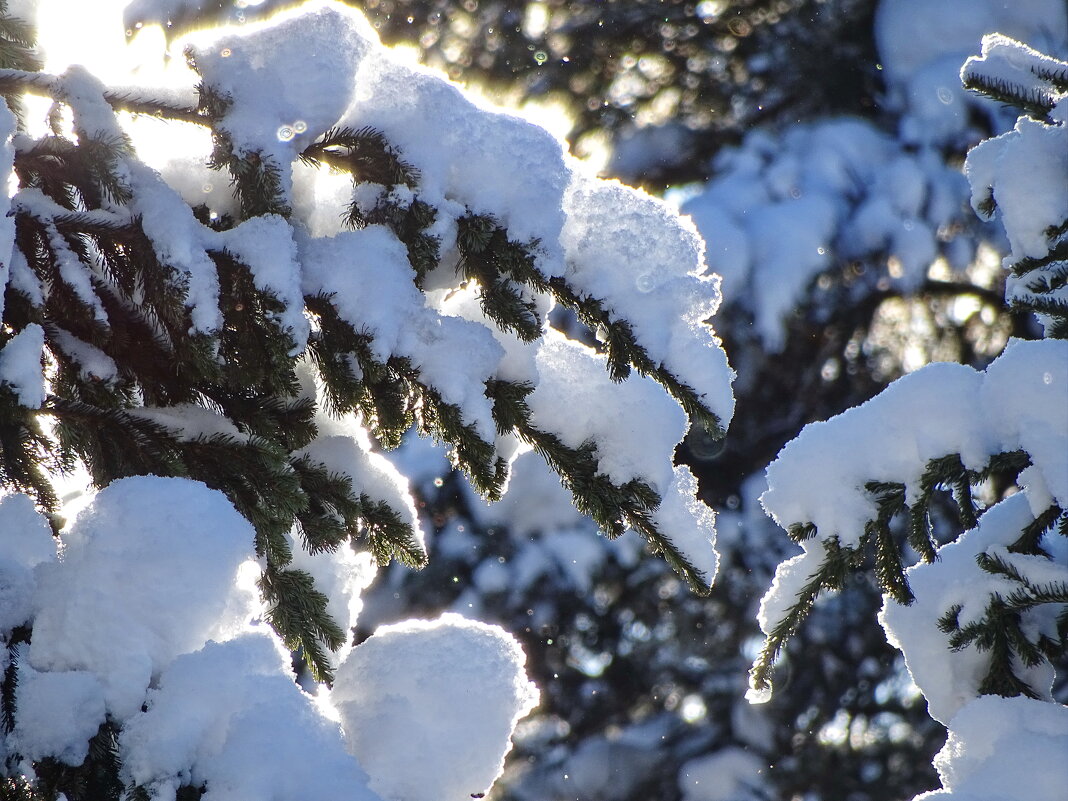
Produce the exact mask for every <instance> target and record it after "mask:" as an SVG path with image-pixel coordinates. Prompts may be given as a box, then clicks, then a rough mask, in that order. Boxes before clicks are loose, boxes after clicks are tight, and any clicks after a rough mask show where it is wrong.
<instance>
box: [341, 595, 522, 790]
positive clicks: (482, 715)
mask: <svg viewBox="0 0 1068 801" xmlns="http://www.w3.org/2000/svg"><path fill="white" fill-rule="evenodd" d="M525 661H526V659H525V656H524V654H523V651H522V649H521V648H520V646H519V644H518V643H517V642H516V641H515V640H514V639H513V638H512V637H511V636H510V635H508V634H505V633H504V632H503V631H501V630H500V629H499V628H496V627H494V626H488V625H486V624H485V623H478V622H476V621H471V620H465V619H464V618H462V617H460V616H459V615H454V614H446V615H443V616H442V617H441V618H439V619H438V620H435V621H407V622H404V623H398V624H396V625H393V626H383V627H381V628H379V629H378V631H377V632H376V633H375V634H374V635H373V636H372V637H371V638H370V639H368V640H366V641H365V642H364V643H362V644H361V645H359V646H357V647H356V648H355V649H353V651H352V653H350V654H349V656H348V658H347V659H346V660H345V661H344V662H343V663H342V664H341V666H340V667H339V668H338V671H337V677H336V681H335V683H334V687H333V689H332V691H331V693H330V702H331V703H332V704H333V705H334V706H335V707H336V708H337V710H338V712H339V713H340V715H341V721H342V727H343V728H344V729H345V733H346V742H347V747H348V749H349V751H350V753H352V754H353V755H354V756H355V757H356V758H357V760H358V761H359V762H360V764H361V765H363V767H364V768H365V769H366V770H367V772H368V774H369V775H370V777H371V783H370V784H371V788H372V789H374V790H375V791H376V792H377V793H378V794H379V795H381V796H382V797H383V799H386V800H387V801H465V799H468V798H470V797H471V796H472V795H474V794H476V793H480V792H484V791H485V790H487V789H488V788H489V786H490V785H491V784H492V783H493V782H494V780H495V779H496V778H497V776H498V775H500V772H501V770H502V768H503V765H504V756H505V753H507V751H508V749H509V748H510V744H509V743H508V737H509V735H510V733H511V731H512V729H513V728H514V726H515V723H516V721H518V720H519V718H521V717H523V716H524V715H526V714H527V713H528V712H530V711H531V710H532V709H533V708H534V706H535V705H536V704H537V703H538V691H537V689H536V688H535V687H534V685H533V684H531V683H530V682H529V681H527V678H526V674H525V671H524V667H523V666H524V663H525ZM401 744H403V745H401Z"/></svg>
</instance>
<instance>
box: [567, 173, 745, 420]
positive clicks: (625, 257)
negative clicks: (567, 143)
mask: <svg viewBox="0 0 1068 801" xmlns="http://www.w3.org/2000/svg"><path fill="white" fill-rule="evenodd" d="M566 208H567V213H568V216H567V223H566V225H565V226H564V230H563V239H562V241H563V244H564V247H565V249H566V252H567V256H568V269H567V272H566V273H565V277H566V278H567V280H568V282H569V283H570V284H571V285H572V286H574V287H575V288H576V289H577V290H579V292H580V294H582V295H589V296H591V297H594V298H598V299H601V300H602V301H603V305H604V306H605V308H606V309H607V310H608V311H609V312H610V316H611V317H612V318H613V319H618V318H623V319H625V320H627V321H628V322H629V323H630V324H631V327H632V328H633V330H634V333H635V335H636V337H637V338H638V340H639V342H641V344H642V346H643V347H645V349H646V350H647V351H648V353H649V356H650V357H651V358H652V360H653V363H654V364H657V365H662V366H663V367H665V368H666V369H667V370H668V371H669V372H671V373H672V374H673V375H675V376H677V377H679V378H680V379H681V380H682V381H683V382H684V383H686V384H688V385H689V386H690V387H692V388H693V389H694V390H695V391H696V392H697V394H698V396H699V397H702V400H703V402H704V404H705V405H706V406H708V407H709V408H710V409H711V410H712V411H713V412H715V414H716V415H718V416H719V417H720V418H721V419H722V420H723V421H724V422H726V421H728V420H730V418H731V417H732V415H733V413H734V398H733V396H732V395H731V393H730V382H731V380H732V379H733V377H734V373H733V372H732V371H731V369H730V367H729V366H728V364H727V357H726V354H724V352H723V350H722V349H721V348H720V347H719V340H718V339H716V338H715V335H714V333H713V331H712V329H711V328H710V327H709V326H707V325H706V324H705V320H707V319H708V318H709V317H711V316H712V315H713V314H715V312H716V309H717V308H719V303H720V294H719V280H718V278H717V277H716V276H714V275H706V274H705V270H706V265H705V258H704V242H703V241H702V240H701V237H700V236H699V234H698V232H697V229H696V228H695V227H694V226H693V225H692V224H691V223H690V221H688V220H685V219H684V218H683V219H682V220H681V221H680V218H679V217H678V215H677V213H676V212H675V211H674V210H673V209H672V208H671V207H670V206H669V205H668V204H666V203H665V202H664V201H662V200H659V199H657V198H653V197H651V196H649V195H647V194H646V193H644V192H642V191H641V190H638V189H632V188H631V187H628V186H624V185H623V184H620V183H618V182H615V181H594V180H593V179H582V177H581V176H580V175H576V177H575V179H574V181H573V182H572V185H571V187H570V188H569V190H568V196H567V200H566Z"/></svg>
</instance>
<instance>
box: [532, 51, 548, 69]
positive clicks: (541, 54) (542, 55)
mask: <svg viewBox="0 0 1068 801" xmlns="http://www.w3.org/2000/svg"><path fill="white" fill-rule="evenodd" d="M534 60H535V61H536V62H538V66H539V67H540V66H541V65H542V64H544V63H545V62H546V61H548V60H549V55H548V53H546V52H545V51H544V50H539V51H538V52H537V53H535V54H534Z"/></svg>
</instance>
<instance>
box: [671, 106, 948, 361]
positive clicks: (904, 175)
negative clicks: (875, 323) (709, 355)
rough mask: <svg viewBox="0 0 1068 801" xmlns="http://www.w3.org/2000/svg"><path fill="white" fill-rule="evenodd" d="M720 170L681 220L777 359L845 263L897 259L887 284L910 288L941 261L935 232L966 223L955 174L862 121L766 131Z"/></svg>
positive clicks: (723, 160)
mask: <svg viewBox="0 0 1068 801" xmlns="http://www.w3.org/2000/svg"><path fill="white" fill-rule="evenodd" d="M713 166H714V169H715V176H714V177H713V179H712V180H710V181H709V182H708V183H707V184H706V185H705V186H704V187H703V188H702V190H701V191H700V192H699V193H698V194H696V195H694V196H693V197H691V198H689V199H688V200H686V202H685V203H684V204H683V205H682V211H683V212H684V213H685V214H688V215H690V216H691V217H692V218H693V221H694V223H695V224H696V226H697V229H698V230H699V231H700V232H701V234H702V235H703V236H704V237H705V239H706V241H707V242H708V262H709V266H710V268H711V269H712V270H715V271H716V272H718V273H719V274H721V275H722V276H723V283H724V288H723V292H724V297H726V298H727V299H728V300H730V301H732V302H735V303H742V304H748V305H749V306H750V309H749V310H750V311H751V313H752V314H753V317H754V325H755V329H756V333H757V334H758V335H759V337H760V338H761V340H762V341H763V343H764V344H765V346H766V347H768V348H771V349H773V350H779V349H781V348H782V346H783V344H784V335H785V332H784V323H785V322H786V320H787V319H788V315H789V314H790V313H791V312H792V311H793V309H794V308H795V307H796V306H797V304H798V302H799V301H800V299H801V298H802V296H803V295H804V293H805V292H806V291H807V290H808V289H809V287H810V285H811V283H812V282H813V280H814V279H815V278H816V276H817V275H818V274H820V273H821V272H824V271H826V270H828V269H830V268H832V267H833V266H834V265H835V264H836V263H837V262H838V261H839V260H841V259H857V260H870V259H886V258H888V257H893V258H895V259H896V260H897V262H898V266H899V271H898V273H897V274H890V275H889V276H888V279H889V280H890V281H891V283H892V284H893V285H896V286H897V287H899V288H901V289H902V290H905V291H911V290H913V289H915V288H916V287H918V286H919V285H920V284H921V283H922V282H923V281H924V279H925V278H926V276H927V270H928V268H929V267H930V266H931V264H932V263H933V262H934V261H935V259H936V258H937V256H938V255H939V251H940V246H939V242H938V240H937V238H936V233H937V232H939V231H948V230H952V229H953V228H954V227H957V226H959V225H960V224H961V223H963V222H964V219H963V215H962V212H961V208H960V201H959V198H960V196H961V194H962V193H963V191H964V181H963V179H962V178H961V176H960V174H959V172H958V171H956V170H955V169H952V168H950V167H947V166H946V164H945V163H944V162H943V161H942V160H941V159H939V158H937V157H935V156H934V155H933V154H931V153H925V152H920V153H914V152H910V151H909V150H906V149H905V148H903V147H902V145H901V144H900V143H899V142H897V141H895V140H894V139H892V138H891V137H889V136H887V135H886V134H884V133H883V132H881V131H880V130H879V129H878V128H877V127H875V126H874V125H872V124H871V123H869V122H866V121H863V120H859V119H851V118H838V119H830V120H822V121H817V122H812V123H799V124H796V125H792V126H790V127H789V128H787V129H786V131H785V133H783V134H781V135H778V136H775V137H773V136H772V135H771V134H769V133H768V132H766V131H762V130H757V131H754V132H752V133H750V134H749V135H747V136H746V138H745V139H744V140H743V142H742V144H741V145H740V146H739V147H736V148H727V149H724V150H723V151H722V152H721V153H720V154H719V155H718V156H717V158H716V160H715V163H714V165H713ZM959 266H963V265H959Z"/></svg>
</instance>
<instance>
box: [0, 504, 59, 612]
mask: <svg viewBox="0 0 1068 801" xmlns="http://www.w3.org/2000/svg"><path fill="white" fill-rule="evenodd" d="M0 531H2V532H3V537H2V538H0V633H6V632H10V631H11V630H12V629H13V628H14V627H15V626H19V625H21V624H23V623H25V622H26V621H28V620H30V619H31V618H32V617H33V614H34V611H35V609H34V605H33V590H34V585H35V583H36V582H35V579H34V574H33V569H34V567H36V566H37V565H38V564H40V563H42V562H48V561H51V560H53V559H55V558H56V543H55V540H54V539H53V538H52V531H51V529H50V528H49V526H48V521H47V520H45V518H44V516H43V515H41V514H40V513H39V512H38V511H37V510H36V509H35V508H34V505H33V501H32V500H30V497H29V496H28V495H23V494H22V493H12V494H10V495H0Z"/></svg>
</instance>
